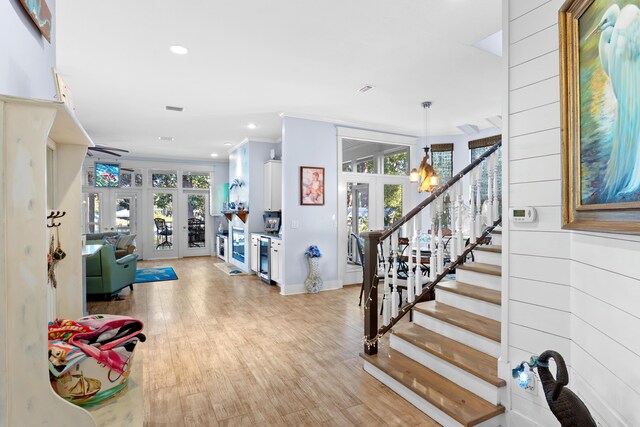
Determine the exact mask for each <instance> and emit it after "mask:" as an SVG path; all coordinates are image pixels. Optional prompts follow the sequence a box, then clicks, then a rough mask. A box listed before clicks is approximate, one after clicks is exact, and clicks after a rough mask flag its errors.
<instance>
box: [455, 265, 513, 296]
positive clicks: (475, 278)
mask: <svg viewBox="0 0 640 427" xmlns="http://www.w3.org/2000/svg"><path fill="white" fill-rule="evenodd" d="M456 280H457V281H458V282H462V283H468V284H470V285H476V286H482V287H484V288H489V289H494V290H496V291H499V290H501V289H502V276H494V275H493V274H486V273H478V272H477V271H469V270H463V269H461V268H458V269H456Z"/></svg>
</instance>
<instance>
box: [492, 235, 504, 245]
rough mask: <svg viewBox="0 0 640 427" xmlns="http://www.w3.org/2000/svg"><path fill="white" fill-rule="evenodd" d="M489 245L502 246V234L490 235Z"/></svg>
mask: <svg viewBox="0 0 640 427" xmlns="http://www.w3.org/2000/svg"><path fill="white" fill-rule="evenodd" d="M491 244H492V245H502V234H496V233H494V234H492V235H491Z"/></svg>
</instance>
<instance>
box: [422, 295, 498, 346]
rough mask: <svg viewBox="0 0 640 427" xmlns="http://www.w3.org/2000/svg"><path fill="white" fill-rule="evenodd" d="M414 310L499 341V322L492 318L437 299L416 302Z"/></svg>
mask: <svg viewBox="0 0 640 427" xmlns="http://www.w3.org/2000/svg"><path fill="white" fill-rule="evenodd" d="M414 310H416V311H418V312H420V313H422V314H425V315H427V316H431V317H433V318H436V319H439V320H442V321H443V322H447V323H449V324H451V325H454V326H457V327H459V328H462V329H466V330H467V331H469V332H473V333H474V334H478V335H480V336H483V337H485V338H488V339H490V340H493V341H496V342H500V322H497V321H495V320H493V319H489V318H487V317H483V316H479V315H477V314H474V313H470V312H468V311H465V310H460V309H458V308H455V307H451V306H450V305H446V304H443V303H441V302H437V301H428V302H424V303H421V304H417V305H416V306H415V307H414Z"/></svg>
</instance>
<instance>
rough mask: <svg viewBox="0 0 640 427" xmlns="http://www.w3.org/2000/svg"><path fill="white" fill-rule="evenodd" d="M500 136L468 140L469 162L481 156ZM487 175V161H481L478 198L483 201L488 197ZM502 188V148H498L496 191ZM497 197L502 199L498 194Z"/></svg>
mask: <svg viewBox="0 0 640 427" xmlns="http://www.w3.org/2000/svg"><path fill="white" fill-rule="evenodd" d="M501 139H502V136H500V135H497V136H492V137H489V138H483V139H477V140H475V141H469V150H470V151H471V162H473V161H474V160H476V159H477V158H478V157H480V156H482V154H484V153H485V152H486V151H487V150H488V149H489V148H491V146H493V145H494V144H495V143H496V142H498V141H500V140H501ZM488 186H489V176H488V174H487V163H486V161H485V162H483V163H482V177H481V178H480V199H481V200H482V201H483V202H484V201H485V200H487V198H488V195H487V194H488V189H487V187H488ZM501 189H502V150H498V192H500V191H501ZM498 198H499V199H502V197H501V195H500V194H498Z"/></svg>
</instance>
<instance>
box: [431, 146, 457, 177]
mask: <svg viewBox="0 0 640 427" xmlns="http://www.w3.org/2000/svg"><path fill="white" fill-rule="evenodd" d="M431 162H432V164H433V169H434V170H435V171H436V173H437V174H438V177H439V178H440V183H442V184H444V183H445V182H447V181H449V180H450V179H451V177H452V176H453V144H433V145H431Z"/></svg>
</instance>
